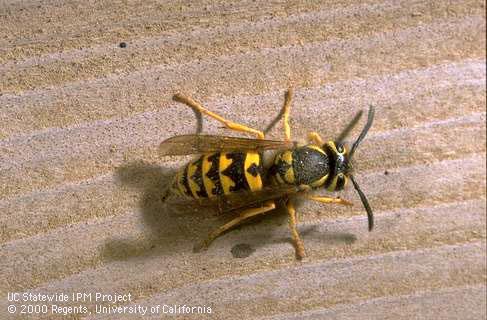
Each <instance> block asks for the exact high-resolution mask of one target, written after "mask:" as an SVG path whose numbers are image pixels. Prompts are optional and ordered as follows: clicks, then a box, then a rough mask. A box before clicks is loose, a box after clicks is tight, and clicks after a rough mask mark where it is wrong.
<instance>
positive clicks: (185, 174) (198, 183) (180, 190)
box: [172, 152, 263, 198]
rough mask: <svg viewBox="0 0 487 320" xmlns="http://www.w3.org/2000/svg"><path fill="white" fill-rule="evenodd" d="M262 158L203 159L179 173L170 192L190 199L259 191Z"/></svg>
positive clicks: (226, 155) (236, 155) (212, 156)
mask: <svg viewBox="0 0 487 320" xmlns="http://www.w3.org/2000/svg"><path fill="white" fill-rule="evenodd" d="M262 171H263V168H262V156H261V155H260V154H259V153H254V152H221V153H212V154H207V155H202V156H201V157H199V158H198V159H197V160H195V161H192V162H190V163H188V164H187V165H186V166H185V167H184V168H183V169H181V170H180V171H179V172H178V173H177V175H176V177H175V179H174V182H173V186H172V191H173V192H174V193H177V194H179V195H185V196H189V197H193V198H211V197H215V196H219V195H223V194H229V193H232V192H236V191H240V190H250V191H257V190H260V189H262Z"/></svg>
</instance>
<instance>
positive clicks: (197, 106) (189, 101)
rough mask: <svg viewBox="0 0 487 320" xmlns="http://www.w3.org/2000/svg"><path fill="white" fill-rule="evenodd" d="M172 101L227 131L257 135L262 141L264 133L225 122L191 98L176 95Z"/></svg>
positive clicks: (225, 120) (231, 122)
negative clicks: (205, 116)
mask: <svg viewBox="0 0 487 320" xmlns="http://www.w3.org/2000/svg"><path fill="white" fill-rule="evenodd" d="M174 100H176V101H179V102H182V103H184V104H186V105H187V106H190V107H191V108H193V109H195V110H196V111H198V112H200V113H202V114H206V115H207V116H209V117H210V118H213V119H215V120H217V121H219V122H221V123H223V124H224V125H225V126H226V127H227V128H228V129H231V130H235V131H239V132H247V133H251V134H255V135H257V138H259V139H264V132H262V131H260V130H256V129H253V128H249V127H247V126H245V125H243V124H239V123H235V122H233V121H230V120H227V119H225V118H223V117H222V116H220V115H218V114H216V113H214V112H211V111H209V110H207V109H206V108H205V107H203V105H201V103H199V102H197V101H195V100H193V99H192V98H191V97H188V96H184V95H182V94H179V93H178V94H176V95H174Z"/></svg>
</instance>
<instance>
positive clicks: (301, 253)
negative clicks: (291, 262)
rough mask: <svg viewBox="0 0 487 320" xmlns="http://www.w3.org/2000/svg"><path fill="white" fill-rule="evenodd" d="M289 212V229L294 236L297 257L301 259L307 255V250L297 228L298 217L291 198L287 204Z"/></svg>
mask: <svg viewBox="0 0 487 320" xmlns="http://www.w3.org/2000/svg"><path fill="white" fill-rule="evenodd" d="M286 208H287V212H288V214H289V229H290V230H291V236H292V238H293V243H294V247H295V250H296V257H297V258H298V259H299V260H301V259H303V258H304V257H306V252H305V250H304V243H303V240H301V237H300V236H299V232H298V229H297V223H298V221H297V217H296V210H295V209H294V205H293V203H292V202H291V200H288V202H287V204H286Z"/></svg>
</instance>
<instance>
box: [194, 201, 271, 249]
mask: <svg viewBox="0 0 487 320" xmlns="http://www.w3.org/2000/svg"><path fill="white" fill-rule="evenodd" d="M275 208H276V204H275V203H274V201H269V202H266V203H265V204H264V206H262V207H260V208H250V209H247V210H244V211H242V212H241V213H240V215H239V216H238V217H236V218H235V219H233V220H231V221H230V222H227V223H226V224H224V225H223V226H221V227H220V228H218V229H216V230H215V231H213V232H212V233H210V235H209V236H208V238H207V239H206V240H205V241H203V242H202V243H201V244H198V245H196V246H195V247H194V250H195V251H196V252H198V251H200V250H205V249H207V248H208V247H209V245H210V244H211V243H212V242H213V240H215V239H216V238H218V237H219V236H220V235H221V234H223V233H224V232H226V231H228V230H230V229H231V228H233V227H235V226H237V225H239V224H241V223H242V222H244V221H245V220H246V219H248V218H250V217H254V216H257V215H259V214H263V213H266V212H269V211H271V210H274V209H275Z"/></svg>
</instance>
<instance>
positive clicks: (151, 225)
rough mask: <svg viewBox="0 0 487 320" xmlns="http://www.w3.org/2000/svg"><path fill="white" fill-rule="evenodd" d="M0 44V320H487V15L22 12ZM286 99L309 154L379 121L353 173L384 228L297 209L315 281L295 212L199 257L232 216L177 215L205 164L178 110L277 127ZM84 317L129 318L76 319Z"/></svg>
mask: <svg viewBox="0 0 487 320" xmlns="http://www.w3.org/2000/svg"><path fill="white" fill-rule="evenodd" d="M0 25H1V27H0V64H1V65H0V123H1V126H0V232H1V238H0V241H1V247H0V270H1V273H0V297H2V298H1V299H0V318H2V319H3V318H10V317H14V318H22V319H25V318H28V317H26V316H23V317H20V316H19V315H18V314H16V315H9V314H8V313H7V312H6V310H7V306H8V305H9V304H11V303H9V302H8V301H7V299H6V297H7V292H14V291H15V292H36V293H42V294H50V293H67V294H71V293H73V292H81V293H95V292H103V293H109V294H114V293H121V294H128V293H130V294H131V295H132V301H131V302H126V303H123V302H122V303H119V305H122V306H123V305H125V306H131V305H140V306H149V307H150V306H155V305H158V304H160V305H163V304H167V305H189V306H207V307H210V308H211V309H212V313H211V314H192V315H191V314H178V315H176V316H169V315H161V314H159V315H151V316H152V317H155V318H164V317H167V318H171V319H173V318H181V319H183V318H184V319H186V318H187V319H235V318H240V319H250V318H252V319H414V318H417V319H485V317H486V306H485V299H486V253H485V252H486V246H485V237H486V216H485V214H486V205H485V198H486V185H485V181H486V164H485V163H486V162H485V161H486V153H485V150H486V147H485V144H486V131H485V130H486V127H485V123H486V118H485V111H486V107H485V104H486V92H485V85H486V66H485V63H486V61H485V54H486V52H485V45H486V43H485V36H486V33H485V27H486V26H485V3H484V2H483V1H393V0H387V1H360V2H359V1H314V2H304V1H288V2H280V1H276V2H269V1H261V0H257V1H239V2H237V3H232V4H231V2H228V1H201V2H197V3H194V2H193V1H187V0H180V1H176V0H170V1H160V2H157V1H105V2H100V1H87V2H85V1H79V2H76V1H59V0H51V1H35V0H29V1H16V0H4V1H2V2H1V4H0ZM121 42H125V43H126V47H124V48H122V47H121V46H120V43H121ZM289 86H292V87H294V88H295V97H294V101H293V106H292V115H291V118H292V119H291V126H292V134H293V136H294V137H295V138H300V139H302V138H305V137H306V133H307V132H309V131H312V130H313V131H318V132H320V133H321V134H322V135H323V136H324V137H326V138H333V137H335V136H336V134H337V133H338V132H339V131H340V129H341V128H343V126H344V125H345V124H346V123H347V122H348V121H349V120H350V119H351V118H352V117H353V115H354V114H355V113H356V112H357V111H358V110H361V109H365V108H367V106H368V105H370V104H372V105H374V106H376V110H377V112H376V120H375V123H374V126H373V128H372V129H371V131H370V133H369V135H368V137H367V139H366V140H365V142H364V143H363V144H362V146H361V147H360V149H359V150H358V151H357V154H356V161H355V167H356V171H357V173H356V177H357V180H358V181H359V182H360V184H361V187H362V189H363V190H364V191H365V192H366V194H367V196H368V197H369V200H370V203H371V205H372V207H373V208H374V210H375V214H376V228H375V230H374V231H373V232H371V233H369V232H367V223H366V216H365V214H364V210H363V208H362V206H361V204H360V200H359V198H358V196H357V195H356V194H355V192H353V191H352V190H350V189H347V191H345V192H343V193H341V194H340V196H342V197H344V198H346V199H349V200H350V201H352V202H353V203H354V206H353V207H352V208H348V207H347V208H341V207H337V206H323V205H318V204H314V203H304V204H303V205H302V206H301V207H300V208H299V214H300V227H299V228H300V231H301V234H302V235H303V238H304V241H305V245H306V248H307V253H308V258H307V259H305V260H304V261H302V262H297V261H296V260H295V259H294V250H293V247H292V245H291V243H290V234H289V231H288V229H287V221H286V216H285V214H283V213H282V212H278V213H276V214H273V215H271V216H269V217H268V218H265V219H262V220H261V221H258V222H256V223H253V224H249V225H246V226H243V227H241V228H239V229H237V230H235V231H233V232H230V233H228V234H226V235H224V236H223V237H221V238H219V239H218V240H217V241H215V243H214V244H213V245H212V247H211V248H210V249H209V250H208V251H207V252H203V253H193V252H192V247H193V244H194V243H196V242H197V241H200V240H201V239H203V238H204V237H205V236H206V234H207V233H208V232H209V231H210V230H212V229H214V228H215V227H216V226H218V225H219V224H221V223H222V222H223V221H226V219H228V218H229V217H214V216H212V215H211V214H209V213H207V212H206V213H205V212H200V211H198V210H197V209H193V208H188V210H187V212H179V213H175V212H171V210H169V209H167V208H165V207H164V206H163V205H162V203H161V202H160V199H159V197H160V192H161V190H162V188H163V186H164V185H165V184H166V183H167V181H168V179H170V176H171V173H172V172H173V170H174V169H175V168H177V167H179V166H181V165H182V164H183V163H184V162H185V161H187V160H188V158H184V157H183V158H169V159H162V158H160V157H159V156H158V152H157V149H158V145H159V143H160V142H161V141H162V140H163V139H165V138H168V137H171V136H173V135H176V134H186V133H194V132H195V131H196V130H197V128H198V121H197V118H196V117H195V114H194V113H193V112H192V111H191V110H190V109H188V108H187V107H185V106H184V105H181V104H178V103H176V102H174V101H172V99H171V97H172V96H173V94H175V93H176V92H183V93H186V94H191V95H192V96H193V97H195V98H197V99H198V100H200V101H202V102H204V104H205V105H206V106H207V107H208V108H209V109H211V110H212V111H215V112H217V113H219V114H221V115H223V116H224V117H226V118H229V119H232V120H234V121H236V122H241V123H245V124H248V125H250V126H252V127H255V128H265V127H266V126H267V125H268V124H269V123H270V122H271V121H272V120H273V119H275V117H276V115H277V114H278V113H279V111H280V108H281V106H282V103H283V99H284V92H285V90H286V88H288V87H289ZM357 131H358V130H355V131H354V132H353V134H352V135H353V136H356V134H357ZM203 132H204V133H213V134H220V133H227V134H228V131H226V130H224V129H222V128H221V127H220V125H219V124H218V123H215V122H214V121H212V120H208V119H204V121H203ZM269 138H273V139H281V138H282V129H281V126H280V124H279V125H277V126H276V128H275V129H274V130H273V131H272V132H271V133H270V135H269ZM239 244H247V245H250V251H249V253H250V255H249V256H248V257H246V258H235V257H234V255H235V246H236V245H239ZM232 248H233V249H234V253H233V254H232ZM18 304H19V303H17V305H18ZM79 304H80V303H75V302H73V301H70V302H68V303H66V304H63V305H72V306H75V305H79ZM81 304H82V305H83V306H86V307H87V308H89V310H91V311H94V310H95V305H97V304H98V305H100V304H101V305H104V306H108V305H109V304H107V303H97V302H94V301H91V302H90V301H86V302H83V303H81ZM49 306H50V304H49ZM84 316H86V318H89V319H108V318H110V319H111V318H113V319H119V318H120V316H119V315H113V314H111V315H108V314H95V313H93V314H91V315H86V314H77V315H76V314H70V315H67V316H65V317H61V316H59V317H58V318H76V319H78V318H83V317H84ZM43 317H44V318H53V315H52V314H48V315H44V316H43ZM139 317H140V318H145V317H142V316H134V315H126V318H139ZM31 318H37V317H35V316H32V317H31Z"/></svg>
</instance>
